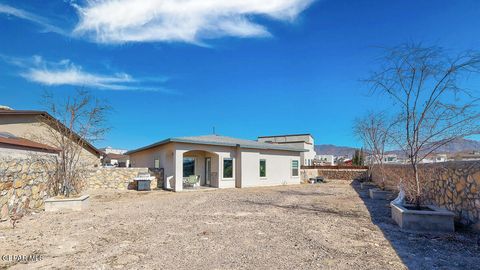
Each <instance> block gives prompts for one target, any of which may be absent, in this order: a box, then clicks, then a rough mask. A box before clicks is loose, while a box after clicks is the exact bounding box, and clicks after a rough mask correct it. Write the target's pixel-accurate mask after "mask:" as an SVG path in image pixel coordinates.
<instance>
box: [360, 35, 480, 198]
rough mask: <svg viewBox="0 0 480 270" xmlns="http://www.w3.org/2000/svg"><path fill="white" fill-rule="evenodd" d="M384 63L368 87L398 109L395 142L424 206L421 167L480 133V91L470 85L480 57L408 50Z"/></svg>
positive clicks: (411, 188)
mask: <svg viewBox="0 0 480 270" xmlns="http://www.w3.org/2000/svg"><path fill="white" fill-rule="evenodd" d="M382 61H383V65H382V67H381V68H380V69H379V71H378V72H375V73H373V74H372V75H371V77H370V78H369V79H368V80H367V82H368V83H370V85H371V86H372V89H373V91H378V92H381V93H384V94H386V95H387V96H389V97H391V98H392V99H393V101H394V104H395V105H397V107H396V108H397V111H396V112H397V113H398V114H397V117H396V120H395V126H396V128H395V132H394V133H393V136H392V139H393V140H394V142H395V143H396V144H398V146H399V147H400V148H401V149H402V150H403V151H404V152H405V153H406V156H407V158H408V161H409V164H411V168H412V170H413V177H414V179H413V180H414V181H411V182H413V184H412V183H410V181H406V182H405V188H406V193H407V196H408V197H409V199H410V200H411V201H412V202H414V203H415V204H417V206H419V205H420V203H421V200H422V183H421V181H422V180H421V179H419V175H418V164H419V163H420V162H421V161H422V160H423V159H424V158H425V157H426V156H428V155H429V154H432V153H434V152H435V151H436V150H438V149H439V148H440V147H441V146H443V145H445V144H448V143H450V142H451V141H453V140H455V139H458V138H463V137H465V136H469V135H472V134H479V133H480V113H479V111H478V108H477V105H478V101H479V99H478V98H476V97H475V95H474V93H475V91H476V93H477V94H478V92H479V91H478V90H475V91H472V90H470V89H468V88H467V87H466V86H465V84H464V83H466V82H468V78H469V76H470V75H472V74H476V73H477V72H478V71H479V67H480V54H478V53H476V52H464V53H461V54H459V55H457V56H456V57H455V58H450V57H449V56H448V55H447V54H446V53H445V51H444V50H443V49H442V48H439V47H424V46H422V45H417V44H413V45H412V44H406V45H401V46H398V47H395V48H392V49H387V50H386V53H385V56H384V57H383V58H382ZM409 193H410V194H409Z"/></svg>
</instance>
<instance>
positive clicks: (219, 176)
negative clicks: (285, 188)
mask: <svg viewBox="0 0 480 270" xmlns="http://www.w3.org/2000/svg"><path fill="white" fill-rule="evenodd" d="M304 151H305V149H303V148H298V147H292V146H288V145H277V144H271V143H264V142H258V141H253V140H245V139H237V138H232V137H225V136H218V135H206V136H193V137H176V138H169V139H165V140H162V141H159V142H156V143H153V144H150V145H147V146H145V147H141V148H139V149H136V150H132V151H129V152H127V153H126V154H127V155H129V156H130V162H131V164H132V167H149V168H156V169H163V171H164V186H163V187H164V188H166V189H172V190H175V191H181V190H182V189H183V187H184V180H185V178H188V177H190V176H191V175H197V176H198V177H199V179H200V180H199V181H200V185H202V186H210V187H216V188H233V187H238V188H242V187H254V186H271V185H282V184H298V183H300V153H302V152H304Z"/></svg>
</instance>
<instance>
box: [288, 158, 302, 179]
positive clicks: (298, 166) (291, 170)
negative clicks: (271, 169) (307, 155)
mask: <svg viewBox="0 0 480 270" xmlns="http://www.w3.org/2000/svg"><path fill="white" fill-rule="evenodd" d="M293 163H296V164H297V165H296V167H297V168H296V170H297V175H294V174H293V170H294V168H293ZM290 174H291V176H292V177H299V176H300V161H298V160H297V159H293V160H291V162H290Z"/></svg>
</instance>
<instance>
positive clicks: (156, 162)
mask: <svg viewBox="0 0 480 270" xmlns="http://www.w3.org/2000/svg"><path fill="white" fill-rule="evenodd" d="M153 167H154V168H155V169H160V159H158V158H156V159H155V161H154V164H153Z"/></svg>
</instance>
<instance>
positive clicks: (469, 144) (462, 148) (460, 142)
mask: <svg viewBox="0 0 480 270" xmlns="http://www.w3.org/2000/svg"><path fill="white" fill-rule="evenodd" d="M472 151H480V141H476V140H469V139H457V140H455V141H453V142H450V143H449V144H446V145H444V146H442V147H440V148H439V149H438V150H437V151H436V152H437V153H457V152H472Z"/></svg>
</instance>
